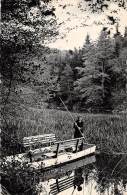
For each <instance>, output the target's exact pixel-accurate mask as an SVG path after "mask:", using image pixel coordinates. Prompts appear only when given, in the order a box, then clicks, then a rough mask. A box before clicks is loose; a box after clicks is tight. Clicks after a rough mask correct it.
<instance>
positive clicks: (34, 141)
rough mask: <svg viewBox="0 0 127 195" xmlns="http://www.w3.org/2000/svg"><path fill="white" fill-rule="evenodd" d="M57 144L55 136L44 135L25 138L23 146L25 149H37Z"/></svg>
mask: <svg viewBox="0 0 127 195" xmlns="http://www.w3.org/2000/svg"><path fill="white" fill-rule="evenodd" d="M55 142H56V137H55V134H44V135H37V136H30V137H24V138H23V146H24V148H25V149H28V150H29V149H36V148H40V147H44V146H49V145H51V144H53V143H55Z"/></svg>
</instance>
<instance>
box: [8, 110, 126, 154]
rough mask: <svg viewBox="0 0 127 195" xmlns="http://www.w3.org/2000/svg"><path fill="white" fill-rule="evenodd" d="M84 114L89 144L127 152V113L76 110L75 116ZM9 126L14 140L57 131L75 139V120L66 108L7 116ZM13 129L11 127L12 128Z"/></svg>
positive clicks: (59, 136) (105, 150) (60, 137)
mask: <svg viewBox="0 0 127 195" xmlns="http://www.w3.org/2000/svg"><path fill="white" fill-rule="evenodd" d="M79 115H80V116H82V118H83V121H84V137H85V141H86V142H88V143H92V144H96V146H97V151H99V152H102V153H107V154H119V153H121V154H126V153H127V114H126V113H124V114H123V113H121V114H87V113H72V116H73V118H74V119H76V118H77V116H79ZM6 122H7V123H8V127H9V128H10V129H11V130H12V131H14V132H13V136H14V139H15V137H16V139H17V141H18V140H20V141H21V140H22V138H23V137H25V136H31V135H39V134H45V133H55V135H56V138H57V139H58V140H65V139H71V138H73V134H74V129H73V123H74V122H73V120H72V119H71V117H70V116H69V114H68V113H67V112H66V111H61V110H54V109H51V110H50V109H33V108H32V109H31V110H29V111H27V112H24V113H23V115H22V116H19V115H18V116H17V117H15V118H14V119H12V118H11V119H7V121H6ZM8 131H9V130H8Z"/></svg>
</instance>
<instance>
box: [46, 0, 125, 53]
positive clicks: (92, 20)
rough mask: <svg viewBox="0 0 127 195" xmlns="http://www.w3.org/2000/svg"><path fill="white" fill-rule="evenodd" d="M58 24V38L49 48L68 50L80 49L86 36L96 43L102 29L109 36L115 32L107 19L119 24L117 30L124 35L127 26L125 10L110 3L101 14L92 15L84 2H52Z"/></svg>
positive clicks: (77, 0) (63, 0)
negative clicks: (106, 28)
mask: <svg viewBox="0 0 127 195" xmlns="http://www.w3.org/2000/svg"><path fill="white" fill-rule="evenodd" d="M52 5H53V6H54V7H55V15H56V19H57V24H58V27H59V28H58V31H59V36H58V37H57V38H56V40H55V41H54V42H51V43H49V44H48V46H49V47H51V48H57V49H60V50H69V49H72V50H73V49H74V48H81V47H82V46H83V43H84V41H85V38H86V35H87V34H89V35H90V37H91V40H93V41H96V40H97V38H98V36H99V33H100V31H101V30H102V28H103V27H108V29H110V31H111V36H112V35H113V33H114V32H115V26H116V24H115V25H112V24H111V23H112V22H111V21H110V20H109V19H108V15H109V16H113V17H114V18H115V19H116V21H118V22H119V30H120V31H121V33H122V34H123V33H124V29H125V26H127V10H125V9H123V8H120V7H118V5H117V4H116V3H113V1H112V3H110V5H109V8H108V9H105V10H104V11H103V12H102V13H101V12H100V13H92V12H91V11H90V10H89V7H88V5H87V4H86V2H85V1H84V0H53V2H52Z"/></svg>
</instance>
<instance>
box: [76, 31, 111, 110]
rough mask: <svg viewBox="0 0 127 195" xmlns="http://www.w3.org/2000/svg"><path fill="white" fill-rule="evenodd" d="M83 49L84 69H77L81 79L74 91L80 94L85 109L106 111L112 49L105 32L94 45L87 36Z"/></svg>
mask: <svg viewBox="0 0 127 195" xmlns="http://www.w3.org/2000/svg"><path fill="white" fill-rule="evenodd" d="M86 40H87V41H86V43H85V45H84V47H83V52H84V55H83V60H84V68H82V69H81V68H79V72H80V75H81V78H80V79H78V81H77V82H76V90H78V91H79V93H80V94H81V99H82V100H81V101H82V102H83V103H84V107H85V108H92V110H96V111H97V110H98V111H99V110H100V111H106V110H110V109H111V105H110V97H111V90H110V77H109V75H108V72H107V71H108V67H109V64H108V60H109V59H112V58H113V56H114V47H113V44H112V42H111V39H110V38H109V36H108V34H107V32H105V31H102V32H101V34H100V37H99V40H98V42H97V44H96V45H92V44H91V43H90V41H89V38H88V35H87V39H86Z"/></svg>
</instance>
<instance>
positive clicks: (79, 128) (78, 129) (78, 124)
mask: <svg viewBox="0 0 127 195" xmlns="http://www.w3.org/2000/svg"><path fill="white" fill-rule="evenodd" d="M74 129H75V132H74V138H80V137H83V120H82V118H81V117H80V116H78V118H77V120H76V121H75V123H74ZM76 147H77V146H76ZM82 149H83V140H82V144H81V145H80V147H79V151H81V150H82ZM74 152H76V151H74Z"/></svg>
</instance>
